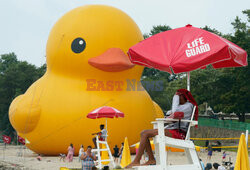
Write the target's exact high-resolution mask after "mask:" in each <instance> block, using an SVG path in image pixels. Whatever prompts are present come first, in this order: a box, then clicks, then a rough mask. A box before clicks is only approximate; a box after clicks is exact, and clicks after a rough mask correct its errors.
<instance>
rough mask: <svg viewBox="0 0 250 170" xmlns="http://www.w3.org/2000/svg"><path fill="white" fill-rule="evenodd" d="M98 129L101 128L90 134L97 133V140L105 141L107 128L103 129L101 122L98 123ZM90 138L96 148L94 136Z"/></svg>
mask: <svg viewBox="0 0 250 170" xmlns="http://www.w3.org/2000/svg"><path fill="white" fill-rule="evenodd" d="M100 129H101V132H97V133H92V135H98V137H99V141H105V140H106V138H107V130H106V129H104V125H103V124H101V125H100ZM92 140H93V143H94V145H95V148H97V145H96V137H94V138H93V139H92Z"/></svg>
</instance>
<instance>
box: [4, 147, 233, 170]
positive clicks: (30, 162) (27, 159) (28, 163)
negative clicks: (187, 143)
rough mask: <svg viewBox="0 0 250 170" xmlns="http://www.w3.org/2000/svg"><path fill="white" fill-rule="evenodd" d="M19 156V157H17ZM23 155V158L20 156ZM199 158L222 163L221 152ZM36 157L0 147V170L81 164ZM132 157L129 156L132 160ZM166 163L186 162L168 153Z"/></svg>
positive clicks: (12, 148)
mask: <svg viewBox="0 0 250 170" xmlns="http://www.w3.org/2000/svg"><path fill="white" fill-rule="evenodd" d="M227 153H228V155H227V158H226V161H228V160H229V158H231V161H232V162H233V163H235V160H236V155H237V153H236V152H229V151H227ZM18 155H19V156H18ZM20 155H23V156H20ZM198 155H199V157H200V158H201V159H202V161H203V162H204V164H205V165H206V163H208V162H210V163H214V162H217V163H219V164H221V162H222V152H213V156H212V158H211V161H208V160H207V152H198ZM37 156H38V155H37V154H36V153H34V152H33V151H31V150H29V149H27V148H26V149H21V146H13V145H9V146H7V147H6V149H4V146H3V145H1V146H0V169H25V170H26V169H27V170H38V169H39V170H40V169H47V170H48V169H51V170H54V169H55V170H58V169H60V167H67V168H75V169H80V168H81V162H80V161H79V159H78V157H77V156H75V157H74V160H73V162H71V163H69V162H63V161H60V160H59V157H55V156H53V157H52V156H51V157H50V156H42V160H41V161H38V160H37V159H36V157H37ZM133 158H134V155H132V156H131V159H132V160H133ZM142 161H143V160H142ZM168 162H169V163H170V164H184V163H186V162H187V160H186V158H185V155H184V153H173V152H168Z"/></svg>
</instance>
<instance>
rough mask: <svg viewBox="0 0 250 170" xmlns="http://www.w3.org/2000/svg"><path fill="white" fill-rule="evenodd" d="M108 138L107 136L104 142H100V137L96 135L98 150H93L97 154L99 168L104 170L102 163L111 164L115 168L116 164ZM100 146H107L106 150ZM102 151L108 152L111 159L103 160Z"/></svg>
mask: <svg viewBox="0 0 250 170" xmlns="http://www.w3.org/2000/svg"><path fill="white" fill-rule="evenodd" d="M107 136H108V135H106V138H105V140H104V141H100V140H99V135H96V145H97V149H92V152H96V153H97V161H95V162H97V163H98V164H97V168H98V169H102V166H103V165H102V162H111V163H112V165H113V167H115V162H114V159H113V156H112V153H111V151H110V148H109V145H108V142H107ZM100 144H104V145H105V148H104V149H103V148H101V147H100ZM102 151H107V152H108V156H109V159H103V160H102V159H101V152H102Z"/></svg>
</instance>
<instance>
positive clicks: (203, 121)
mask: <svg viewBox="0 0 250 170" xmlns="http://www.w3.org/2000/svg"><path fill="white" fill-rule="evenodd" d="M198 122H199V124H198V126H208V127H217V128H225V129H232V130H241V131H245V130H249V129H250V123H243V122H236V121H233V120H217V119H208V118H199V120H198Z"/></svg>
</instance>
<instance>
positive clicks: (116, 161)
mask: <svg viewBox="0 0 250 170" xmlns="http://www.w3.org/2000/svg"><path fill="white" fill-rule="evenodd" d="M113 149H114V158H115V163H118V158H119V148H118V147H117V145H115V147H114V148H113Z"/></svg>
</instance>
